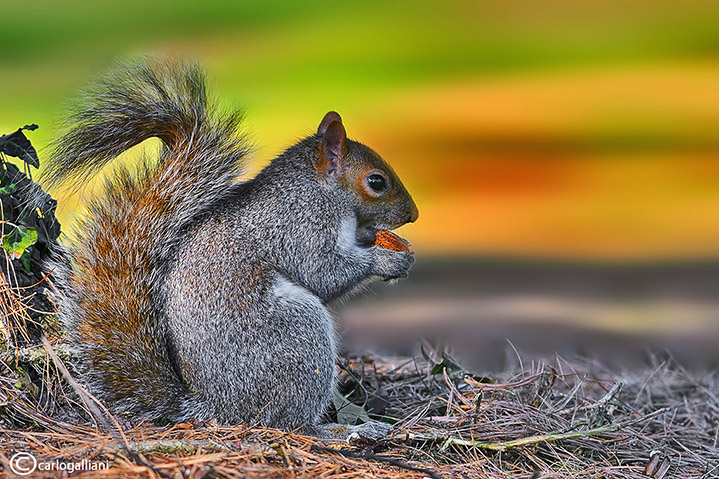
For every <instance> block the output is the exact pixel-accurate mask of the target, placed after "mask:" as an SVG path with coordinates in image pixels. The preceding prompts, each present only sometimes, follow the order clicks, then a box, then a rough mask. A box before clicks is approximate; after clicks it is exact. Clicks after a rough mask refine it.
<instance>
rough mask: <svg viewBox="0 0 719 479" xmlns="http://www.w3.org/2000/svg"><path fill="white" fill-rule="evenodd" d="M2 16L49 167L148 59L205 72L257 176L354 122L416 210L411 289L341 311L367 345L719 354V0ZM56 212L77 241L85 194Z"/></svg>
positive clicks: (38, 9) (25, 118) (17, 88)
mask: <svg viewBox="0 0 719 479" xmlns="http://www.w3.org/2000/svg"><path fill="white" fill-rule="evenodd" d="M3 17H4V20H5V21H4V22H3V27H2V28H1V29H0V92H2V95H1V96H0V98H2V100H1V101H0V112H1V114H0V132H3V133H9V132H11V131H13V130H15V129H16V128H18V127H19V126H22V125H24V124H27V123H37V124H38V125H40V129H39V130H37V131H34V132H30V133H28V136H29V138H30V139H31V141H33V143H34V144H35V145H36V146H37V147H39V148H40V159H41V162H42V158H43V150H42V147H44V146H46V145H47V144H48V143H49V141H50V139H51V138H52V137H53V135H54V133H55V131H56V128H57V127H58V126H59V124H60V121H61V119H62V114H63V110H64V108H65V105H66V102H67V100H68V99H69V98H71V97H73V95H75V94H76V92H77V91H78V90H80V89H82V88H83V87H84V86H85V85H86V84H87V83H88V82H89V81H90V80H91V79H92V78H93V77H95V76H97V75H98V74H100V73H102V72H103V71H105V70H107V69H108V68H110V67H111V66H112V65H113V64H114V63H115V62H116V60H117V59H121V58H126V57H128V56H131V55H142V54H165V55H172V56H182V57H195V58H198V59H199V60H200V61H201V62H202V63H204V64H205V66H206V68H207V70H208V73H209V77H210V78H211V81H212V89H213V90H214V91H215V92H216V94H217V96H218V97H219V98H220V99H221V100H222V101H223V102H226V103H228V104H237V105H242V106H243V107H244V108H245V110H246V112H247V122H246V128H247V130H248V131H249V133H250V134H251V135H252V136H253V138H254V139H255V143H256V145H257V151H256V155H255V159H254V162H253V171H257V170H258V169H259V168H261V166H262V165H264V164H266V163H267V162H268V161H269V160H270V159H271V158H272V157H273V156H275V155H276V154H277V153H279V152H280V151H282V150H283V149H284V148H285V147H287V146H289V145H290V144H292V143H293V142H294V141H295V140H296V139H298V138H300V137H303V136H305V135H307V134H310V133H312V132H313V131H314V130H315V129H316V126H317V124H318V122H319V121H320V119H321V118H322V116H323V114H324V113H325V112H327V111H328V110H331V109H334V110H337V111H339V112H340V114H341V115H342V116H343V118H344V121H345V125H346V127H347V130H348V134H349V135H350V136H351V137H353V138H356V139H358V140H361V141H363V142H364V143H366V144H369V145H371V146H372V147H373V148H374V149H375V150H377V151H378V152H379V153H380V154H382V155H383V156H384V157H385V158H386V159H387V160H389V161H390V162H391V163H392V165H393V166H394V168H395V170H396V171H397V172H398V173H399V174H400V176H401V177H402V178H403V180H404V183H405V185H406V186H407V188H408V189H409V191H410V192H412V193H413V195H414V196H415V199H416V202H417V204H418V205H419V208H420V219H419V221H418V222H417V223H416V224H413V225H410V226H407V227H405V228H403V230H402V231H401V234H402V235H403V236H405V237H407V238H408V239H409V240H410V241H411V242H412V243H413V247H414V249H415V250H416V252H417V264H416V267H415V269H414V271H413V273H412V275H411V276H412V277H411V278H410V279H409V280H407V281H405V282H403V283H400V284H398V285H397V286H396V287H394V288H388V287H386V285H379V286H378V287H376V288H374V293H373V294H371V295H370V296H369V297H364V298H359V299H356V300H354V301H352V302H350V303H348V304H347V305H345V306H344V317H345V319H346V325H345V327H346V329H347V330H348V334H349V336H350V342H352V341H355V340H356V341H357V342H358V343H359V344H364V343H365V342H366V343H371V342H376V340H377V338H378V337H379V338H381V339H383V340H384V341H385V342H386V343H388V344H389V343H392V347H394V348H398V347H399V348H402V347H405V346H406V345H407V344H410V343H411V340H412V339H413V337H414V336H415V335H417V334H420V333H427V334H431V335H436V336H442V337H446V338H447V341H450V342H452V343H453V344H455V345H457V346H456V347H457V348H459V349H460V350H461V352H460V354H462V355H465V356H467V357H468V358H469V359H468V360H469V361H471V362H473V363H474V364H477V365H479V367H482V366H486V367H489V365H491V364H495V363H496V364H497V365H498V366H499V365H501V362H502V361H504V360H505V356H504V351H505V350H506V349H507V344H508V343H507V339H509V340H510V341H511V342H512V344H513V345H514V346H515V347H517V348H518V349H520V350H521V351H529V352H537V353H540V354H548V353H551V352H555V351H557V352H562V353H563V354H564V353H566V354H573V353H578V354H584V355H588V356H597V357H602V358H610V359H612V358H624V357H625V356H626V357H630V356H631V357H640V356H642V355H644V354H646V351H647V348H651V349H653V350H658V351H663V350H665V349H666V348H668V349H670V350H671V351H672V352H673V353H674V354H677V355H679V356H681V357H682V358H683V357H687V358H688V359H687V360H688V361H695V360H696V361H699V362H700V363H706V362H707V361H709V362H712V363H716V362H717V361H719V346H717V344H718V341H719V295H718V294H717V293H719V158H718V157H717V154H718V153H719V135H718V134H717V133H718V132H717V128H718V125H719V28H717V25H719V4H718V3H717V2H712V1H706V2H664V1H657V0H651V1H649V0H646V1H644V0H642V1H633V2H604V1H594V0H587V1H583V2H572V1H552V0H548V1H543V2H535V1H529V0H525V1H506V0H505V1H483V2H476V1H469V0H468V1H449V2H442V3H438V2H434V1H423V0H417V1H414V2H379V1H364V2H291V1H280V0H264V1H262V2H258V1H255V2H232V1H225V2H220V1H213V0H210V1H205V2H185V1H177V0H173V1H169V0H161V1H152V2H148V1H138V0H125V1H124V2H121V3H110V2H84V1H47V0H45V1H37V2H32V3H22V2H12V3H10V2H5V4H4V5H3ZM91 193H92V188H89V189H87V190H85V191H84V194H85V195H88V194H91ZM59 201H60V211H59V218H60V219H61V221H62V222H63V225H64V228H65V229H66V230H67V229H68V227H69V225H71V224H72V223H73V219H72V217H73V215H80V214H82V211H81V207H80V206H79V205H81V204H82V198H81V197H80V196H78V195H75V196H67V195H61V196H60V197H59ZM408 325H412V327H411V328H409V327H408ZM410 330H411V331H412V333H411V334H410V333H409V332H408V331H410ZM403 345H404V346H403ZM619 353H621V354H619Z"/></svg>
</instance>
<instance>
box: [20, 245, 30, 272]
mask: <svg viewBox="0 0 719 479" xmlns="http://www.w3.org/2000/svg"><path fill="white" fill-rule="evenodd" d="M20 261H22V266H23V268H25V271H27V272H28V273H29V272H30V252H29V251H27V250H25V251H24V252H23V254H22V256H20Z"/></svg>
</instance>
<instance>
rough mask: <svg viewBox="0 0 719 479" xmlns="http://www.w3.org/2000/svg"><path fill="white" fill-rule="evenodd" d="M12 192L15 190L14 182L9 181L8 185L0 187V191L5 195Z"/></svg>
mask: <svg viewBox="0 0 719 479" xmlns="http://www.w3.org/2000/svg"><path fill="white" fill-rule="evenodd" d="M14 192H15V183H10V184H9V185H7V186H3V187H2V188H0V193H3V194H6V195H9V194H10V193H14Z"/></svg>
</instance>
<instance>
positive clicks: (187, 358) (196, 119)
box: [47, 61, 417, 428]
mask: <svg viewBox="0 0 719 479" xmlns="http://www.w3.org/2000/svg"><path fill="white" fill-rule="evenodd" d="M88 102H89V103H88ZM334 115H336V114H334ZM336 116H337V118H339V116H338V115H336ZM239 118H240V116H239V115H238V114H237V113H235V112H229V113H224V114H223V113H217V112H216V110H214V109H213V108H211V106H210V104H209V103H208V100H207V95H206V93H205V88H204V82H203V75H202V73H201V71H200V70H199V68H198V67H197V66H196V65H194V64H177V63H161V62H160V63H158V62H154V61H145V62H140V63H136V64H134V65H131V66H129V67H127V66H126V67H124V68H123V69H121V70H119V72H116V73H113V74H112V75H110V76H108V77H106V79H105V80H104V81H103V82H102V83H101V86H100V87H99V89H96V90H94V93H93V94H92V95H91V96H89V97H88V98H86V103H85V106H84V107H82V108H81V109H79V110H78V111H77V112H76V113H75V114H74V115H73V117H72V122H71V124H70V126H69V127H68V130H67V133H66V134H65V135H64V136H63V137H61V138H60V139H59V140H58V142H57V144H56V148H55V155H54V156H53V158H52V163H51V165H50V168H49V172H48V176H47V178H48V181H49V182H50V183H52V184H58V183H60V182H62V181H65V180H67V179H68V178H72V179H75V180H77V181H79V182H82V181H84V180H85V179H86V178H87V177H89V175H91V174H92V173H94V172H95V171H97V169H98V168H100V167H101V166H102V165H104V164H106V163H108V162H109V161H111V160H112V159H113V158H114V157H115V156H116V155H118V154H119V153H121V152H122V151H124V150H125V149H126V148H128V147H130V146H132V145H134V144H137V143H139V142H141V141H143V140H144V139H146V138H149V137H151V136H158V137H160V138H161V139H162V140H163V142H164V144H165V147H164V149H163V151H162V152H161V156H160V159H159V163H158V166H144V167H143V169H142V170H141V172H140V173H139V174H136V175H133V174H130V173H129V172H127V171H121V172H120V173H119V174H118V175H117V176H116V177H115V178H113V179H111V180H110V181H109V182H108V185H107V188H106V191H105V193H104V195H102V196H101V197H100V198H99V199H97V200H96V201H95V202H94V203H93V204H92V205H91V208H90V211H91V213H90V215H89V219H88V220H87V221H86V222H85V223H84V224H83V225H82V226H81V228H82V233H80V235H79V240H78V243H77V244H76V245H75V247H74V249H73V250H72V251H71V252H69V253H67V254H65V253H62V252H60V253H58V256H59V257H61V258H62V257H69V258H74V260H75V262H78V261H79V262H80V263H81V264H82V265H83V266H82V267H80V268H78V267H75V268H74V269H73V268H72V267H71V266H70V263H69V262H68V261H67V260H66V261H58V264H57V268H58V269H57V270H56V273H57V275H58V277H59V279H58V281H57V282H59V283H62V284H63V285H65V286H64V287H63V288H61V289H60V291H58V302H59V311H60V316H61V319H62V321H63V322H64V324H65V325H66V326H67V328H68V330H70V331H71V333H73V334H74V337H75V339H76V340H77V341H78V342H79V343H81V344H82V345H83V347H84V349H85V352H86V354H85V357H86V362H87V364H86V367H87V370H88V372H87V375H86V377H85V381H86V383H87V384H88V386H89V387H90V388H91V389H92V391H93V392H94V393H95V394H97V395H98V396H99V397H100V398H101V399H103V400H104V401H105V402H106V403H107V405H108V406H109V407H110V408H111V409H112V410H113V411H115V412H118V413H125V414H127V415H130V416H134V417H146V418H151V419H155V418H160V417H162V418H167V419H170V420H172V421H180V420H186V419H189V418H197V419H208V418H213V417H214V418H217V419H218V420H219V421H220V422H222V423H239V422H258V423H261V424H265V425H268V426H277V427H283V428H293V427H297V426H300V425H306V424H310V425H311V424H316V423H317V422H318V421H319V419H320V416H321V415H322V414H323V412H324V411H325V409H326V407H327V405H328V403H329V401H330V398H331V396H332V388H333V387H334V364H335V354H336V346H335V344H336V341H335V334H334V331H333V325H332V321H331V315H330V312H329V310H328V306H327V305H328V304H329V303H330V302H332V301H334V300H336V299H338V298H340V297H342V296H345V295H346V294H348V293H350V292H351V291H353V290H355V289H356V288H358V287H359V286H361V285H362V284H365V283H366V282H367V281H368V280H370V279H373V278H381V279H393V278H399V277H404V276H406V274H407V271H408V270H409V268H410V266H411V264H412V262H413V255H412V253H410V252H395V251H390V250H386V249H382V248H378V247H375V246H371V247H370V245H368V244H365V245H364V246H361V245H360V244H359V243H358V238H360V237H362V236H363V235H364V236H366V235H367V234H369V235H371V236H372V237H373V234H374V232H376V230H379V229H392V228H395V227H397V226H399V225H401V224H403V223H405V222H407V221H413V220H414V219H416V216H417V211H416V206H415V205H414V203H413V202H412V199H411V197H410V196H409V194H408V193H407V192H406V190H404V187H403V186H402V185H401V182H400V181H399V179H398V178H396V175H394V172H392V171H391V168H389V166H388V165H386V163H384V161H383V160H381V158H379V156H378V155H377V154H376V153H374V152H373V151H372V150H370V149H369V148H367V147H366V146H364V145H362V144H360V143H356V142H353V141H350V140H347V146H346V152H345V154H344V156H343V157H342V158H341V159H340V160H341V161H342V162H345V163H346V165H345V166H346V169H345V171H349V170H348V169H347V168H349V167H351V166H352V167H353V166H357V165H360V164H364V163H365V162H368V164H371V165H373V166H374V167H380V168H382V169H383V171H386V172H387V175H388V176H391V178H392V182H393V186H392V188H393V189H392V192H393V194H392V196H391V198H392V200H391V201H390V200H389V196H388V199H386V200H384V201H383V200H376V201H368V200H366V199H363V198H362V197H361V196H359V195H358V194H356V192H353V191H351V190H350V189H348V188H347V186H346V184H344V185H343V183H342V181H341V180H343V179H342V178H340V177H339V175H340V173H339V171H340V170H341V168H339V167H338V172H334V171H333V172H332V173H331V174H327V175H322V174H319V173H318V170H317V166H316V164H317V159H318V155H319V154H320V153H319V151H320V144H321V143H322V141H323V134H322V133H318V134H316V135H313V136H310V137H308V138H306V139H304V140H302V141H300V142H299V143H297V144H296V145H294V146H292V147H291V148H289V149H288V150H287V151H286V152H284V153H283V154H282V155H280V156H279V157H277V158H276V159H274V160H273V161H272V162H271V164H270V165H269V166H267V167H266V168H265V169H264V170H263V171H262V172H260V174H258V175H257V177H255V178H254V179H252V180H249V181H247V182H244V183H240V182H237V181H236V178H237V177H238V176H239V174H240V173H241V172H242V164H243V161H244V158H245V156H246V154H247V150H248V148H247V142H246V141H245V140H244V139H243V138H242V137H238V136H237V135H236V129H237V127H238V125H239ZM334 130H335V133H336V131H337V128H334ZM341 131H344V129H343V128H342V130H341ZM344 174H345V175H348V174H349V173H344ZM345 179H346V178H345ZM143 195H148V197H149V198H150V199H151V201H149V203H150V204H152V205H154V202H155V201H157V202H159V204H160V205H162V208H161V210H159V211H158V209H157V208H155V209H152V208H145V209H143V208H144V207H143V206H142V205H143V198H144V196H143ZM108 219H109V221H110V223H111V224H113V225H118V227H117V229H118V231H120V232H121V236H120V237H119V238H112V239H111V240H110V241H104V242H103V240H102V239H103V238H104V236H103V234H105V235H106V232H103V228H105V229H106V228H107V227H108V225H107V224H103V221H108ZM128 225H129V226H131V227H127V226H128ZM368 232H369V233H368ZM78 255H80V256H78ZM135 256H136V258H135ZM78 258H81V259H80V260H78ZM88 265H89V266H88ZM93 268H94V269H93ZM127 269H130V270H131V271H127ZM88 271H89V272H97V271H99V272H101V273H103V274H106V275H107V276H108V283H113V282H114V281H115V280H116V281H117V287H118V288H123V291H121V292H123V293H126V294H123V295H120V296H117V297H116V296H112V297H113V298H119V299H116V300H114V302H113V301H109V302H102V301H97V298H94V299H93V298H92V297H91V296H90V295H92V294H95V295H97V294H105V293H103V292H102V291H107V290H102V289H101V290H100V292H99V293H98V292H97V291H94V292H93V291H85V290H83V288H80V287H78V286H77V285H79V284H83V283H82V280H83V277H82V275H85V274H87V272H88ZM106 271H107V273H105V272H106ZM84 284H89V285H90V286H92V285H93V284H94V283H84ZM90 289H93V288H90ZM126 290H127V291H126ZM108 294H109V293H108ZM93 301H94V302H93ZM116 303H120V304H116ZM97 304H99V305H100V306H96V305H97ZM95 309H100V311H96V310H95ZM136 317H139V318H140V319H141V325H140V327H137V328H131V327H129V326H128V325H129V324H130V323H128V322H127V321H129V319H128V318H130V319H132V318H136ZM133 324H134V323H133ZM83 328H84V329H83ZM98 330H99V331H101V333H97V334H96V333H95V331H98ZM82 331H84V332H82ZM87 331H90V332H91V333H90V334H88V333H87ZM109 343H112V344H111V345H110V346H112V347H108V345H109ZM120 346H122V347H120ZM108 351H110V352H109V353H108ZM109 371H112V374H114V376H111V373H110V372H109ZM117 378H120V380H118V379H117ZM118 384H119V385H118ZM130 385H131V386H130ZM119 389H122V390H119ZM160 398H164V399H160Z"/></svg>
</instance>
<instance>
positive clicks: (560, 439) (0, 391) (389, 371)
mask: <svg viewBox="0 0 719 479" xmlns="http://www.w3.org/2000/svg"><path fill="white" fill-rule="evenodd" d="M53 342H55V345H54V346H52V351H53V353H54V354H53V353H49V354H48V351H47V350H48V348H50V347H51V346H50V342H48V341H46V342H45V345H40V346H37V347H34V348H24V349H14V350H13V348H6V350H5V351H4V353H3V356H2V362H1V363H0V428H1V429H0V464H1V467H2V470H4V471H5V474H7V475H8V476H9V477H13V474H12V469H11V468H12V467H13V466H14V465H15V466H17V465H18V464H19V466H20V467H30V466H31V465H32V464H31V462H29V461H31V460H30V459H27V458H25V460H24V462H19V463H17V461H18V459H17V458H18V456H15V455H16V453H18V452H24V453H30V454H32V455H33V457H34V458H35V460H36V461H38V464H40V465H41V466H40V467H45V468H47V467H54V468H55V470H50V471H47V470H40V468H39V467H38V469H36V470H35V471H34V472H33V474H32V475H31V476H30V477H59V476H62V475H64V474H67V473H68V472H69V471H71V470H73V469H84V470H79V471H78V470H76V471H73V472H72V474H70V475H71V476H72V477H76V476H77V477H102V478H108V477H123V478H146V477H147V478H156V477H171V478H198V479H199V478H210V477H228V478H243V477H278V478H280V477H281V478H285V477H286V478H295V477H341V478H355V477H357V478H359V477H362V478H364V477H376V478H389V477H393V478H394V477H397V478H424V477H433V478H439V477H442V478H444V477H446V478H450V477H492V478H494V477H503V478H504V477H517V478H530V477H531V478H538V477H552V478H565V477H566V478H600V477H601V478H605V477H609V478H646V477H652V478H656V479H658V478H662V477H667V478H668V477H695V478H700V477H702V478H709V477H719V448H718V444H717V442H718V441H719V375H717V374H716V373H712V374H698V373H693V372H688V371H686V370H684V369H682V367H681V366H680V365H678V364H676V362H673V361H672V360H671V359H666V360H659V359H655V360H654V362H655V363H654V364H653V365H652V366H651V367H647V368H646V369H645V370H643V371H640V372H634V373H632V374H629V373H617V372H612V371H607V370H605V369H603V368H602V366H601V365H599V364H595V363H592V362H590V361H571V362H570V361H566V360H563V359H562V358H559V357H557V358H553V359H552V360H551V361H543V362H542V361H540V362H532V363H530V364H524V365H523V366H522V367H520V368H518V369H517V370H515V371H505V372H502V373H499V374H496V375H494V376H492V377H485V376H476V375H473V374H471V373H470V372H467V371H464V370H463V369H462V368H461V366H459V365H458V364H457V363H456V362H455V361H454V360H453V359H452V357H451V356H450V355H448V354H446V353H444V352H442V351H437V350H433V349H432V348H431V347H430V346H429V345H427V344H425V346H424V355H420V358H385V357H378V356H351V357H350V358H349V359H346V360H345V361H344V362H343V363H342V364H340V365H338V368H339V369H340V371H341V372H340V390H341V391H342V392H343V393H344V395H345V396H347V397H348V398H349V399H350V401H351V403H352V404H353V405H354V406H360V407H362V408H363V409H364V411H366V412H368V413H369V415H370V416H372V417H374V418H376V419H383V420H386V421H391V422H394V426H395V430H394V433H393V434H392V435H391V436H390V437H387V438H386V439H383V440H380V441H377V442H373V441H369V440H364V439H363V438H355V439H354V440H353V441H351V442H350V443H348V442H346V441H334V442H322V441H319V440H318V439H316V438H313V437H309V436H305V435H301V434H299V433H292V432H282V431H278V430H275V429H270V428H263V427H260V426H258V425H246V426H237V427H220V426H218V425H217V424H214V423H213V422H212V421H210V422H203V423H183V424H176V425H164V426H159V425H153V424H140V425H129V424H126V423H124V422H123V421H122V420H119V419H116V418H113V417H111V416H109V415H108V414H107V413H106V412H105V411H104V410H102V406H97V405H95V406H94V407H93V408H91V410H87V409H86V407H85V406H84V405H82V404H81V403H80V401H79V400H78V396H77V394H76V393H75V392H74V391H73V389H72V387H71V386H70V385H69V384H68V382H67V379H60V378H62V377H63V376H62V373H63V372H62V366H60V369H58V362H63V358H64V359H65V361H64V362H71V361H67V358H71V356H72V353H71V350H69V349H68V348H67V347H66V346H65V345H63V344H61V342H62V338H61V337H60V338H54V339H53ZM422 356H424V357H422ZM58 371H59V372H58ZM68 372H69V373H70V374H72V368H71V367H70V368H69V371H65V374H67V373H68ZM66 377H67V376H65V378H66ZM354 406H347V407H349V408H354ZM340 409H342V406H340ZM354 409H355V411H353V412H356V408H354ZM333 415H334V417H335V418H336V417H337V415H339V416H340V417H342V411H339V412H338V411H334V413H333ZM20 457H22V456H20ZM13 458H15V459H13ZM13 461H16V462H13ZM53 465H54V466H53ZM105 468H107V469H105ZM87 469H95V470H87Z"/></svg>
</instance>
